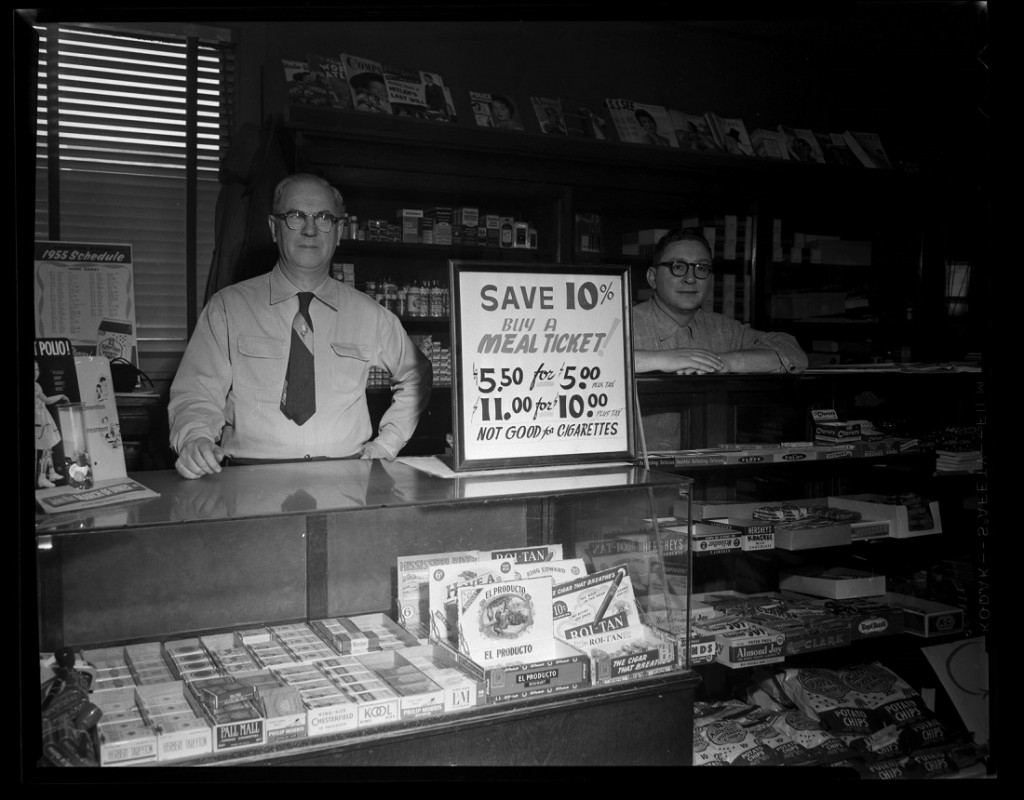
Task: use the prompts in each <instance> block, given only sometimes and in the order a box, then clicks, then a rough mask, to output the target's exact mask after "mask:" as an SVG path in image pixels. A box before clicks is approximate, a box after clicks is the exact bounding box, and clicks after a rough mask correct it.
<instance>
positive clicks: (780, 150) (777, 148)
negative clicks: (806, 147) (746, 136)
mask: <svg viewBox="0 0 1024 800" xmlns="http://www.w3.org/2000/svg"><path fill="white" fill-rule="evenodd" d="M750 144H751V146H753V148H754V155H756V156H760V157H761V158H777V159H779V160H780V161H788V160H789V149H788V148H787V147H786V137H785V136H783V135H782V134H781V133H780V132H779V131H773V130H771V129H769V128H754V130H752V131H751V132H750Z"/></svg>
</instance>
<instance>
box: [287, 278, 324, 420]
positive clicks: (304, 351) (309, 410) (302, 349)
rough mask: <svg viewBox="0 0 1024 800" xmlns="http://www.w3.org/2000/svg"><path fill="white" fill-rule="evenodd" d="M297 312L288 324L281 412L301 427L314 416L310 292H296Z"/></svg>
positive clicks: (314, 396) (314, 387) (314, 382)
mask: <svg viewBox="0 0 1024 800" xmlns="http://www.w3.org/2000/svg"><path fill="white" fill-rule="evenodd" d="M298 298H299V311H298V313H297V314H296V315H295V319H293V320H292V345H291V350H290V352H289V353H288V372H287V373H285V378H284V390H283V391H282V392H281V412H282V413H283V414H284V415H285V416H286V417H288V419H290V420H292V422H294V423H295V424H296V425H303V424H305V422H306V420H308V419H309V418H310V417H311V416H313V414H314V413H315V412H316V379H315V377H314V375H313V319H312V317H310V315H309V302H310V300H312V299H313V293H312V292H299V294H298Z"/></svg>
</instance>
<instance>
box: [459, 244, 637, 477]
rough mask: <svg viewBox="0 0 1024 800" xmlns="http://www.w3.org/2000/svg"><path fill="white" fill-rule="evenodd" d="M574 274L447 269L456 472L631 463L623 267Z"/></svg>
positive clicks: (539, 268) (466, 265)
mask: <svg viewBox="0 0 1024 800" xmlns="http://www.w3.org/2000/svg"><path fill="white" fill-rule="evenodd" d="M569 269H570V268H567V267H566V266H565V265H546V264H530V265H519V266H511V265H509V264H507V263H505V262H499V263H491V262H479V261H452V262H451V265H450V271H451V275H450V278H451V281H450V285H451V287H452V323H451V324H452V355H453V398H454V402H453V415H454V419H453V440H454V441H453V469H455V470H459V469H476V468H483V469H486V468H496V467H508V466H514V465H523V466H526V465H539V464H559V463H564V464H571V463H581V462H592V461H623V460H628V461H632V459H633V456H634V445H633V440H634V428H633V407H632V398H633V389H632V387H633V359H632V349H631V347H630V331H629V328H630V324H629V307H630V299H629V276H628V270H627V269H626V268H624V267H617V266H608V267H605V266H593V265H588V266H587V267H586V268H585V271H575V270H576V268H571V269H572V270H573V271H568V270H569ZM581 269H583V268H581Z"/></svg>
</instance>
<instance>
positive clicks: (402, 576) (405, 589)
mask: <svg viewBox="0 0 1024 800" xmlns="http://www.w3.org/2000/svg"><path fill="white" fill-rule="evenodd" d="M479 559H480V554H479V552H478V551H476V550H458V551H451V552H446V553H425V554H422V555H411V556H398V559H397V570H396V574H397V587H398V591H397V595H398V597H397V603H396V605H397V608H398V615H397V618H398V622H399V624H401V625H402V626H403V627H405V628H407V629H408V630H409V631H411V632H412V633H413V635H415V636H418V637H420V638H426V636H427V632H428V631H429V630H430V595H429V589H428V587H429V584H430V573H431V571H432V570H433V569H434V568H435V567H439V566H446V565H449V564H456V563H465V562H467V561H477V560H479Z"/></svg>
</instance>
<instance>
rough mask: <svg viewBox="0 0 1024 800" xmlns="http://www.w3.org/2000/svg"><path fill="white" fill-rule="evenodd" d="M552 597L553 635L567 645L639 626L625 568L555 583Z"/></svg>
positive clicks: (637, 613) (630, 584)
mask: <svg viewBox="0 0 1024 800" xmlns="http://www.w3.org/2000/svg"><path fill="white" fill-rule="evenodd" d="M551 596H552V603H553V606H552V616H553V622H554V631H555V636H556V637H558V638H559V639H563V640H565V641H567V642H572V640H573V639H576V638H578V637H580V636H592V635H594V634H597V633H606V632H608V631H612V630H620V629H622V628H628V627H629V626H631V625H638V624H640V614H639V611H638V610H637V605H636V598H635V597H634V596H633V584H632V581H631V580H630V577H629V575H628V570H627V569H626V568H625V567H616V568H614V569H608V570H603V571H601V572H595V573H594V574H592V575H587V576H586V577H583V578H578V579H577V580H574V581H568V582H566V583H560V584H557V585H556V586H554V587H553V589H552V593H551Z"/></svg>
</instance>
